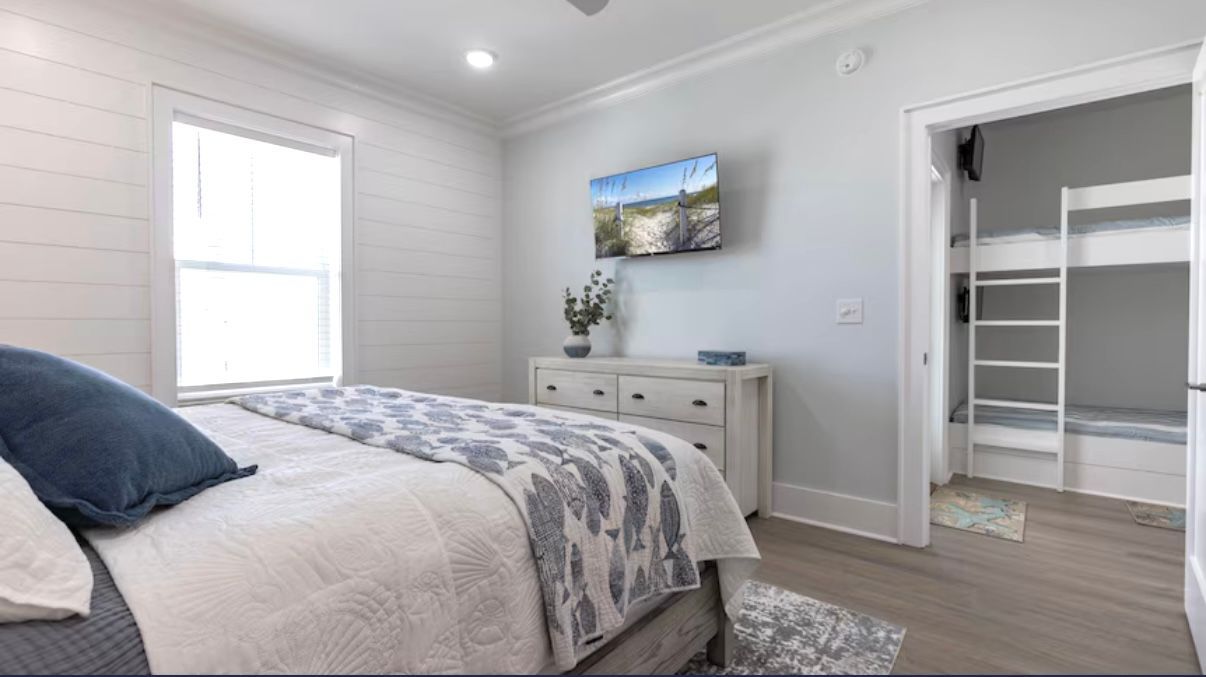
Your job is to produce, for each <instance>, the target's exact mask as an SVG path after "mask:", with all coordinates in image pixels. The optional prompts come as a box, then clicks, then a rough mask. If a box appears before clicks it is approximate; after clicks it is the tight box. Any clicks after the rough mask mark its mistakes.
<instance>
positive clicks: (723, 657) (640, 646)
mask: <svg viewBox="0 0 1206 677" xmlns="http://www.w3.org/2000/svg"><path fill="white" fill-rule="evenodd" d="M734 644H735V640H734V637H733V621H732V620H730V619H729V618H728V616H726V615H725V613H724V604H723V602H722V601H721V598H720V577H719V575H718V574H717V572H716V566H715V565H714V564H712V565H709V566H708V567H707V568H706V569H704V571H703V572H702V574H701V576H700V585H699V587H698V588H697V589H695V590H689V591H687V592H680V593H677V594H675V595H673V596H671V597H670V598H668V599H667V600H666V601H664V602H662V603H661V604H660V605H658V606H657V608H655V609H653V610H652V611H650V612H649V613H647V614H645V616H643V617H642V618H641V619H640V620H639V621H637V622H636V623H635V624H633V625H632V627H630V628H628V629H626V630H624V632H622V633H620V634H619V635H617V636H616V637H615V638H613V639H612V640H611V641H610V642H608V643H606V644H604V645H603V647H602V648H600V649H598V650H597V651H595V652H594V653H592V654H590V655H589V656H587V657H586V658H584V659H582V661H581V662H580V663H578V665H576V666H575V667H574V669H573V670H570V671H569V672H568V673H566V674H575V675H672V674H675V673H676V672H678V671H679V670H682V669H683V666H685V665H686V664H687V661H689V660H690V659H691V657H692V656H694V655H695V654H697V653H699V652H700V651H702V650H704V649H705V648H706V649H707V652H708V660H710V661H711V662H713V663H715V664H716V665H720V666H727V665H728V664H729V661H730V660H731V659H732V656H733V647H734Z"/></svg>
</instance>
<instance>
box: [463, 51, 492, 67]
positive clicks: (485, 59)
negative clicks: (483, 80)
mask: <svg viewBox="0 0 1206 677" xmlns="http://www.w3.org/2000/svg"><path fill="white" fill-rule="evenodd" d="M495 58H496V57H495V56H494V53H493V52H488V51H486V50H484V49H471V50H469V51H468V52H465V61H468V62H469V65H470V66H473V67H474V68H489V67H491V66H493V65H494V60H495Z"/></svg>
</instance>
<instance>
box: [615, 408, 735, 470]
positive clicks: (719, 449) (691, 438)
mask: <svg viewBox="0 0 1206 677" xmlns="http://www.w3.org/2000/svg"><path fill="white" fill-rule="evenodd" d="M620 422H621V423H632V424H634V425H643V426H645V427H646V428H653V429H654V430H660V431H662V432H664V433H668V434H670V435H674V436H675V437H677V438H679V439H681V440H686V441H687V442H690V443H691V444H692V445H693V446H694V447H695V448H696V449H699V450H700V451H701V452H702V453H703V454H704V455H705V456H707V457H708V460H710V461H712V464H713V465H715V466H716V467H717V469H719V470H724V428H718V427H716V426H714V425H703V424H700V423H682V422H680V421H667V420H666V419H664V418H649V417H647V416H632V415H630V414H620Z"/></svg>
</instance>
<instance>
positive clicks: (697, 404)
mask: <svg viewBox="0 0 1206 677" xmlns="http://www.w3.org/2000/svg"><path fill="white" fill-rule="evenodd" d="M691 404H694V405H695V406H697V407H706V406H708V403H707V402H704V401H703V400H695V401H694V402H692V403H691Z"/></svg>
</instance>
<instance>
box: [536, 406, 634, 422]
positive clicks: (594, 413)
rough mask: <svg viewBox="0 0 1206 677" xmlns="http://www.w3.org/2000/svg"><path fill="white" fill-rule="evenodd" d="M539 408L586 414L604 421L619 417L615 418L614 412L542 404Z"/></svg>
mask: <svg viewBox="0 0 1206 677" xmlns="http://www.w3.org/2000/svg"><path fill="white" fill-rule="evenodd" d="M540 406H541V408H544V409H555V410H557V411H568V412H570V413H572V414H586V415H587V416H596V417H598V418H605V419H608V420H611V421H614V420H616V419H617V418H619V416H617V415H616V413H615V412H614V411H595V410H593V409H575V408H574V407H559V406H557V405H555V404H542V405H540Z"/></svg>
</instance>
